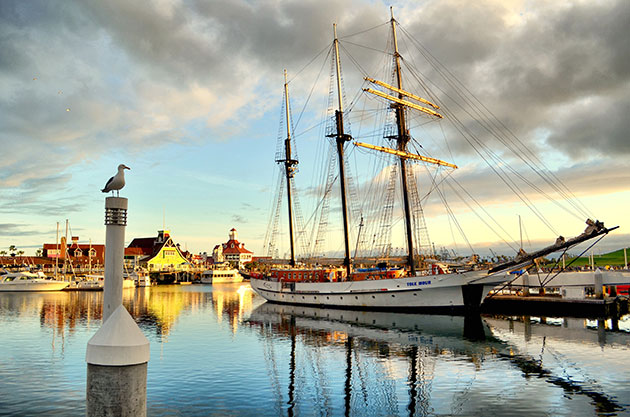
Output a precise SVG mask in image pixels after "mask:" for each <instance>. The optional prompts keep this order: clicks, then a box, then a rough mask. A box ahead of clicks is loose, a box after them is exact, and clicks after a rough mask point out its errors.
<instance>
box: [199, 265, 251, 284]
mask: <svg viewBox="0 0 630 417" xmlns="http://www.w3.org/2000/svg"><path fill="white" fill-rule="evenodd" d="M235 282H243V276H242V275H241V273H240V272H239V271H238V269H208V270H207V271H204V272H203V274H201V283H202V284H230V283H235Z"/></svg>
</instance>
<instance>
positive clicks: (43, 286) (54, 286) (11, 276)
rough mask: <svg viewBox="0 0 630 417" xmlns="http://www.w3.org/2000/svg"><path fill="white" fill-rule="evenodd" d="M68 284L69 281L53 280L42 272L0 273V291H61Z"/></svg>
mask: <svg viewBox="0 0 630 417" xmlns="http://www.w3.org/2000/svg"><path fill="white" fill-rule="evenodd" d="M68 285H70V283H69V282H65V281H55V280H53V279H50V278H47V277H46V276H45V275H44V274H43V273H33V272H27V271H19V272H7V273H4V274H2V275H0V291H61V290H63V289H64V288H66V287H67V286H68Z"/></svg>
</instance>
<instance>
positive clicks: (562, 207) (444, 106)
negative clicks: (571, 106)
mask: <svg viewBox="0 0 630 417" xmlns="http://www.w3.org/2000/svg"><path fill="white" fill-rule="evenodd" d="M436 70H437V71H438V72H440V69H439V68H436ZM445 80H446V81H447V83H449V84H450V85H451V86H452V87H453V88H454V89H457V87H456V86H454V85H453V84H452V82H450V81H449V80H448V79H446V78H445ZM437 88H438V89H439V90H440V91H441V92H442V93H443V94H444V95H445V96H447V97H449V98H450V99H451V100H453V98H452V97H450V96H449V95H448V94H447V93H446V92H444V90H442V89H441V88H439V87H437ZM462 98H463V99H464V101H468V102H469V100H468V99H467V98H466V97H465V96H462ZM453 101H454V102H455V100H453ZM455 103H456V102H455ZM469 104H470V105H471V106H472V107H473V108H474V105H473V104H472V103H470V102H469ZM442 106H443V108H444V109H445V110H448V106H446V105H445V104H443V105H442ZM459 107H460V108H461V109H462V111H464V112H465V113H466V114H468V115H469V116H471V117H472V118H473V119H475V117H474V116H473V115H472V114H471V113H470V112H469V111H468V110H466V109H465V108H463V107H462V106H459ZM449 113H450V111H449ZM450 114H451V118H452V119H456V116H455V114H454V113H450ZM477 115H478V116H479V117H482V118H483V115H481V114H479V113H477ZM476 120H477V123H478V124H479V125H480V126H481V127H483V128H484V129H485V130H486V131H487V132H488V133H490V134H491V135H493V136H494V137H495V138H497V139H498V140H499V141H500V142H501V143H503V145H504V146H506V147H507V148H508V149H510V150H511V151H512V152H513V153H514V154H515V155H517V156H518V157H519V159H521V161H522V162H524V163H525V164H526V165H527V166H529V167H530V169H532V171H534V173H536V174H538V175H539V176H541V175H540V172H538V171H537V169H536V168H535V167H533V166H531V164H530V163H529V161H527V160H525V159H524V158H523V157H522V156H520V155H519V154H518V152H516V151H515V150H514V149H512V148H511V147H510V146H509V145H508V144H507V143H505V141H504V140H502V139H501V137H500V135H499V134H498V133H496V132H493V131H492V129H490V128H489V127H488V126H486V125H485V124H483V123H482V122H481V121H480V120H478V119H476ZM468 132H469V134H470V135H471V136H472V132H470V131H468ZM476 142H477V144H478V145H479V146H480V147H482V148H484V149H485V151H486V152H487V153H489V154H490V155H492V156H493V158H494V159H496V160H497V161H500V162H502V163H504V164H505V165H506V167H507V169H508V170H509V171H511V172H512V173H513V174H514V175H515V176H517V177H518V178H520V179H521V180H522V181H523V182H524V183H526V184H527V185H529V186H530V187H531V188H532V189H534V190H535V191H537V192H538V193H540V194H541V195H543V196H545V197H546V198H547V199H548V200H549V201H551V202H553V203H554V204H556V205H557V206H558V207H560V208H561V209H563V210H565V211H567V212H568V213H569V214H571V215H572V216H574V217H576V218H577V219H579V220H581V218H580V217H579V216H577V215H576V214H575V213H574V212H572V211H570V210H567V208H566V207H564V206H563V205H562V204H561V203H560V202H559V201H557V199H553V198H551V196H550V195H549V194H548V193H547V192H545V191H543V190H542V189H540V188H539V187H538V186H536V185H535V184H534V183H532V182H531V181H530V180H528V179H526V177H524V176H523V175H522V174H520V173H518V171H516V170H515V169H514V168H511V166H510V164H508V163H507V162H506V161H505V160H503V159H502V158H501V157H499V156H498V155H497V154H496V153H495V152H494V151H492V150H490V149H489V148H488V147H487V146H486V145H484V144H483V143H481V141H479V140H476ZM471 145H472V144H471ZM473 148H474V146H473ZM486 163H487V161H486ZM541 178H543V180H544V181H545V182H547V184H548V185H550V186H551V187H552V188H554V189H556V191H558V193H559V194H560V195H561V196H563V197H564V198H565V199H567V200H568V201H567V203H568V204H569V205H571V206H573V208H574V209H577V208H576V207H575V205H574V204H572V202H571V201H570V199H568V198H567V197H568V196H566V194H565V193H562V192H561V191H559V190H557V188H556V187H554V186H553V184H549V181H548V180H547V179H545V177H543V176H541ZM515 185H516V184H515ZM519 191H520V192H523V191H522V190H520V187H519ZM523 194H524V193H523ZM528 200H529V199H528ZM578 211H580V210H578Z"/></svg>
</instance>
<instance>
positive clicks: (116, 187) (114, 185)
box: [101, 164, 131, 197]
mask: <svg viewBox="0 0 630 417" xmlns="http://www.w3.org/2000/svg"><path fill="white" fill-rule="evenodd" d="M126 169H131V168H129V167H128V166H127V165H125V164H120V165H118V173H117V174H116V175H114V176H113V177H111V178H110V179H109V181H107V184H105V188H103V189H102V190H101V191H102V192H104V193H108V192H110V191H111V192H112V195H114V191H116V196H117V197H119V196H120V195H119V191H120V189H121V188H123V187H124V186H125V170H126Z"/></svg>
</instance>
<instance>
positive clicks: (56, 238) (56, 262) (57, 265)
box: [55, 222, 61, 280]
mask: <svg viewBox="0 0 630 417" xmlns="http://www.w3.org/2000/svg"><path fill="white" fill-rule="evenodd" d="M55 245H57V257H56V258H55V280H56V279H57V270H58V269H59V255H61V251H60V250H59V222H57V237H55Z"/></svg>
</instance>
